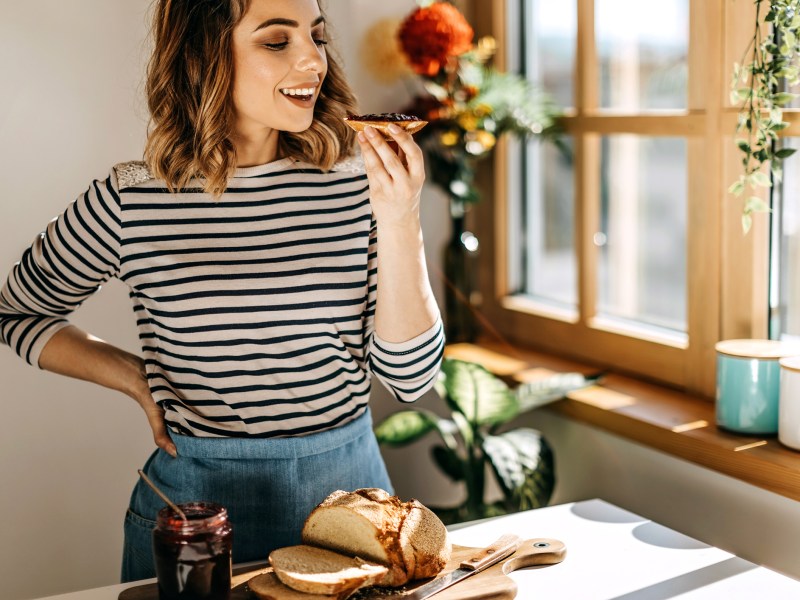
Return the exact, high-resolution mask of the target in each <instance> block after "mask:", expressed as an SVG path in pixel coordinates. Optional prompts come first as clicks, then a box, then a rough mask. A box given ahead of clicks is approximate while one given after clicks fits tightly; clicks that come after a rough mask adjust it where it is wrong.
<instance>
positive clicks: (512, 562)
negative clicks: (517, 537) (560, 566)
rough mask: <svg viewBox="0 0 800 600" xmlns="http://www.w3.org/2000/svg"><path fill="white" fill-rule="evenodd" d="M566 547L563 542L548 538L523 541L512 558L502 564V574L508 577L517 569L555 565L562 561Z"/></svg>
mask: <svg viewBox="0 0 800 600" xmlns="http://www.w3.org/2000/svg"><path fill="white" fill-rule="evenodd" d="M566 555H567V547H566V546H565V545H564V543H563V542H559V541H558V540H552V539H549V538H536V539H533V540H525V541H524V542H522V544H520V546H519V548H517V551H516V552H515V553H514V556H512V557H511V558H509V559H508V560H507V561H506V562H504V563H503V573H505V574H506V575H508V574H509V573H511V572H512V571H516V570H517V569H524V568H525V567H535V566H537V565H555V564H557V563H560V562H561V561H562V560H564V557H565V556H566Z"/></svg>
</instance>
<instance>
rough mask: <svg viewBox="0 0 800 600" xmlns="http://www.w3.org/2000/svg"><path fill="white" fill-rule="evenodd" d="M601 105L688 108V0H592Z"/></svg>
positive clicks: (628, 107) (630, 109)
mask: <svg viewBox="0 0 800 600" xmlns="http://www.w3.org/2000/svg"><path fill="white" fill-rule="evenodd" d="M595 7H596V8H595V11H596V12H595V19H596V21H595V27H596V29H595V31H596V36H597V53H598V61H599V66H600V69H599V72H600V106H601V107H603V108H613V109H620V110H626V111H637V110H647V109H680V108H686V104H687V96H686V81H687V70H688V66H687V65H688V63H687V56H688V48H689V0H659V1H658V2H643V1H642V0H596V4H595Z"/></svg>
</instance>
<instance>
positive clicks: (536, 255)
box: [524, 137, 578, 310]
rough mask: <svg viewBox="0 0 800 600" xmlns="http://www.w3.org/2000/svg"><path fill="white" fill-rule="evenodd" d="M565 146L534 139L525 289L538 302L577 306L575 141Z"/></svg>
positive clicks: (528, 177) (529, 157)
mask: <svg viewBox="0 0 800 600" xmlns="http://www.w3.org/2000/svg"><path fill="white" fill-rule="evenodd" d="M564 142H565V146H566V149H559V148H556V147H555V146H554V145H553V144H540V143H537V142H530V143H529V144H528V148H527V152H526V165H525V176H524V177H525V182H526V185H525V188H526V191H527V193H526V195H525V198H526V203H525V220H524V221H525V232H526V236H525V240H526V242H525V245H526V248H525V250H526V253H525V266H524V269H525V289H524V293H525V294H527V295H530V296H533V297H534V298H536V300H539V301H543V302H546V303H551V304H554V305H556V306H559V307H563V308H571V309H573V310H574V309H576V308H577V303H578V292H577V289H578V283H577V282H578V279H577V273H578V270H577V260H576V256H575V240H574V227H575V225H574V223H575V189H574V183H573V182H574V168H573V163H572V156H573V148H572V139H571V138H568V137H565V138H564Z"/></svg>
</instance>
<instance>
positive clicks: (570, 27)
mask: <svg viewBox="0 0 800 600" xmlns="http://www.w3.org/2000/svg"><path fill="white" fill-rule="evenodd" d="M523 11H524V14H523V22H524V27H523V33H524V37H523V42H524V44H525V53H524V57H525V60H524V69H525V75H526V76H527V77H528V79H530V80H531V81H535V82H536V83H538V84H539V85H540V86H541V87H542V88H543V89H544V90H545V91H546V92H547V93H548V94H550V95H551V96H552V97H553V98H554V99H555V101H556V103H557V104H558V105H559V106H561V107H562V108H566V107H570V106H574V104H575V101H574V99H573V96H572V88H573V72H574V69H575V45H576V42H575V38H576V34H577V30H578V17H577V3H576V2H553V0H523Z"/></svg>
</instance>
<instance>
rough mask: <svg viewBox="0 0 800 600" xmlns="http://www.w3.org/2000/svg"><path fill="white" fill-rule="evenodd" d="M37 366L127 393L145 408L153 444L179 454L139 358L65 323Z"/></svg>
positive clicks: (173, 453) (175, 455)
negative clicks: (151, 431)
mask: <svg viewBox="0 0 800 600" xmlns="http://www.w3.org/2000/svg"><path fill="white" fill-rule="evenodd" d="M39 366H40V367H41V368H42V369H45V370H46V371H52V372H53V373H60V374H61V375H67V376H68V377H75V378H76V379H82V380H84V381H91V382H94V383H96V384H98V385H102V386H103V387H107V388H110V389H112V390H117V391H120V392H122V393H124V394H126V395H127V396H130V397H131V398H133V399H134V400H136V402H138V403H139V406H141V407H142V410H144V414H145V415H146V416H147V422H148V423H149V424H150V429H152V430H153V440H154V441H155V443H156V446H158V447H159V448H161V449H162V450H163V451H164V452H166V453H167V454H169V455H170V456H172V457H173V458H174V457H177V456H178V450H177V448H175V444H174V443H173V442H172V439H170V437H169V434H168V433H167V424H166V422H165V421H164V409H163V408H161V407H160V406H158V404H156V402H155V400H153V396H152V395H151V394H150V386H149V385H148V383H147V371H146V370H145V367H144V361H143V360H142V359H141V357H139V356H136V355H134V354H131V353H130V352H126V351H125V350H122V349H120V348H117V347H116V346H112V345H111V344H108V343H106V342H104V341H103V340H101V339H98V338H96V337H95V336H93V335H90V334H88V333H86V332H85V331H82V330H80V329H79V328H77V327H75V326H74V325H68V326H67V327H64V328H63V329H61V330H59V331H58V332H56V333H55V334H54V335H53V337H51V338H50V340H49V341H48V342H47V344H46V345H45V347H44V349H43V350H42V353H41V355H40V356H39Z"/></svg>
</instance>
